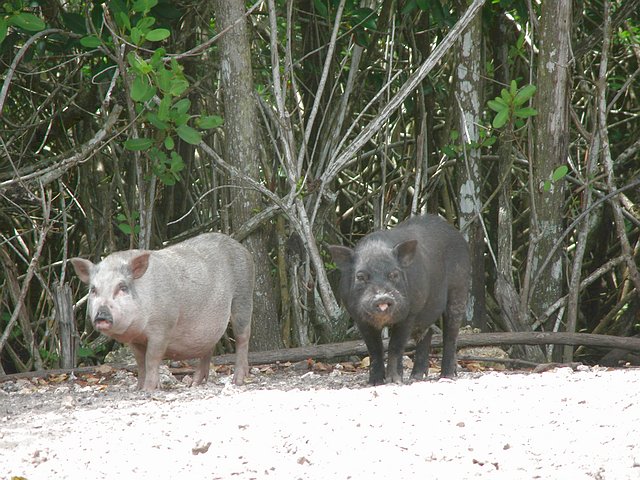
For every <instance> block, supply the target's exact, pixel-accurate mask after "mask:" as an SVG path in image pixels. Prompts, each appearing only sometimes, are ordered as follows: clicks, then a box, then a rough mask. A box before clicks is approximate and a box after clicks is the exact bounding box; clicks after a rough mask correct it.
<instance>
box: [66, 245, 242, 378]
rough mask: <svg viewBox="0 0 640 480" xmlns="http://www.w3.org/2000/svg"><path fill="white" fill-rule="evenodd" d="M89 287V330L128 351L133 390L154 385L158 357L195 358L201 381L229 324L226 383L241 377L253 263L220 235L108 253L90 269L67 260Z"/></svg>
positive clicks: (86, 263) (89, 264) (239, 247)
mask: <svg viewBox="0 0 640 480" xmlns="http://www.w3.org/2000/svg"><path fill="white" fill-rule="evenodd" d="M70 261H71V263H72V264H73V267H74V269H75V271H76V274H77V275H78V277H79V278H80V280H82V281H83V282H84V283H87V284H88V285H89V301H88V307H87V312H88V315H89V317H90V320H91V323H92V324H93V326H94V328H95V329H96V330H98V331H99V332H101V333H104V334H105V335H108V336H110V337H112V338H114V339H116V340H117V341H119V342H122V343H126V344H128V345H130V346H131V349H132V350H133V353H134V355H135V358H136V363H137V364H138V388H141V389H144V390H154V389H155V388H157V387H158V376H159V373H158V368H159V366H160V362H161V361H162V359H163V358H168V359H172V360H186V359H191V358H199V359H200V362H199V365H198V367H197V368H196V371H195V374H194V379H193V383H194V384H196V385H198V384H201V383H203V382H205V381H206V380H207V378H208V376H209V365H210V362H211V356H212V354H213V348H214V347H215V345H216V343H217V342H218V340H220V338H221V337H222V335H223V334H224V332H225V330H226V328H227V325H228V324H229V322H231V326H232V328H233V333H234V337H235V341H236V363H235V372H234V378H233V381H234V383H235V384H236V385H242V383H243V382H244V377H245V375H246V374H247V373H248V371H249V361H248V352H249V336H250V334H251V314H252V310H253V289H254V283H255V273H254V264H253V258H252V256H251V254H250V253H249V251H248V250H247V249H246V248H244V247H243V246H242V245H240V243H238V242H236V241H235V240H233V239H232V238H231V237H229V236H227V235H223V234H221V233H205V234H202V235H199V236H197V237H194V238H191V239H189V240H186V241H184V242H181V243H178V244H176V245H172V246H170V247H167V248H164V249H162V250H155V251H149V250H127V251H122V252H116V253H112V254H111V255H109V256H108V257H106V258H105V259H104V260H102V261H101V262H100V263H98V264H94V263H92V262H90V261H89V260H85V259H82V258H72V259H70Z"/></svg>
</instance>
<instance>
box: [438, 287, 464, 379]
mask: <svg viewBox="0 0 640 480" xmlns="http://www.w3.org/2000/svg"><path fill="white" fill-rule="evenodd" d="M466 305H467V292H466V291H460V290H454V291H453V292H450V293H449V299H448V304H447V309H446V311H445V313H444V321H443V330H442V371H441V373H440V376H441V377H446V378H453V377H455V376H456V370H457V366H458V362H457V360H456V348H457V343H458V332H459V331H460V324H461V323H462V319H463V318H464V315H465V310H466Z"/></svg>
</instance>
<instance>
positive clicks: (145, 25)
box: [136, 17, 156, 33]
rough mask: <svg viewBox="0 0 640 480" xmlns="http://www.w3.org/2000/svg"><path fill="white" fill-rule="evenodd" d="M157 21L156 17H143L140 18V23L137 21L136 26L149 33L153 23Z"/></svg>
mask: <svg viewBox="0 0 640 480" xmlns="http://www.w3.org/2000/svg"><path fill="white" fill-rule="evenodd" d="M154 23H156V19H155V18H153V17H144V18H141V19H140V20H138V23H136V27H138V29H139V30H140V31H141V32H143V33H148V32H149V30H150V29H151V27H153V24H154Z"/></svg>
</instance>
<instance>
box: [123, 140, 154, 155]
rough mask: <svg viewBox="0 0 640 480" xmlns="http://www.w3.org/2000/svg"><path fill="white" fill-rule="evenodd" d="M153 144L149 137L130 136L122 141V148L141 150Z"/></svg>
mask: <svg viewBox="0 0 640 480" xmlns="http://www.w3.org/2000/svg"><path fill="white" fill-rule="evenodd" d="M152 145H153V140H152V139H150V138H130V139H129V140H127V141H126V142H124V148H126V149H127V150H132V151H134V152H136V151H141V150H148V149H149V148H151V146H152Z"/></svg>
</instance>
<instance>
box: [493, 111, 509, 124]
mask: <svg viewBox="0 0 640 480" xmlns="http://www.w3.org/2000/svg"><path fill="white" fill-rule="evenodd" d="M507 121H509V110H508V109H504V110H500V111H499V112H498V113H497V114H496V116H495V117H494V118H493V123H492V125H493V128H502V127H504V126H505V125H506V124H507Z"/></svg>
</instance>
